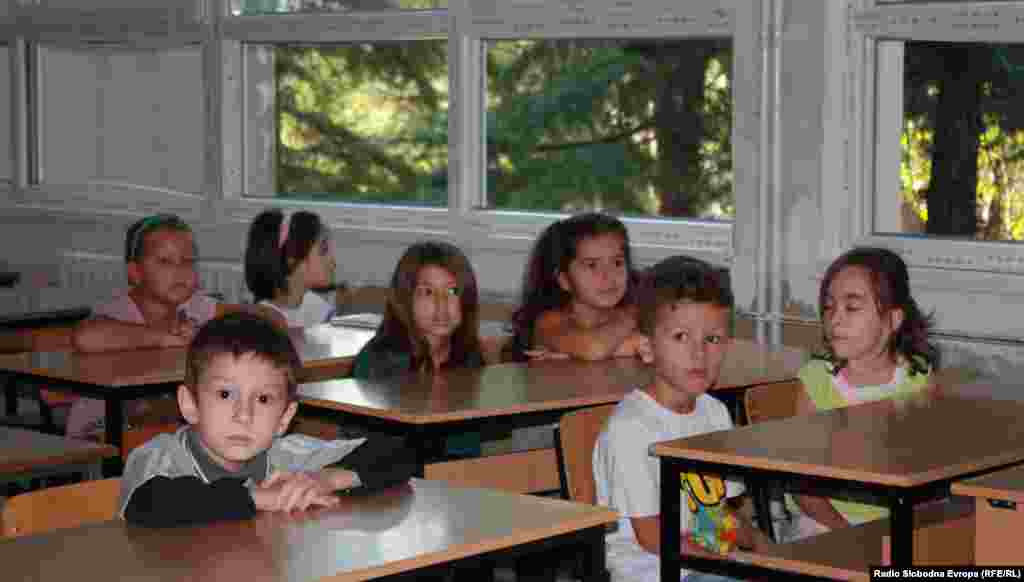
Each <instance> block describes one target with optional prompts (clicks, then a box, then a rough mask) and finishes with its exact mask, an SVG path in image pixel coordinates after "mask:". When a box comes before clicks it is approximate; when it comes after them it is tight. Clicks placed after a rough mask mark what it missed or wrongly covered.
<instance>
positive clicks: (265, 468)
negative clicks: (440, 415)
mask: <svg viewBox="0 0 1024 582" xmlns="http://www.w3.org/2000/svg"><path fill="white" fill-rule="evenodd" d="M299 365H300V362H299V356H298V354H297V353H296V351H295V348H294V347H293V346H292V343H291V341H290V340H289V339H288V336H287V335H286V334H285V333H284V332H282V331H280V330H279V329H278V328H276V327H275V326H274V325H273V324H272V323H270V322H268V321H267V320H265V319H263V318H261V317H258V316H255V315H252V314H245V313H234V314H228V315H225V316H223V317H220V318H217V319H214V320H212V321H210V322H209V323H208V324H206V325H205V326H203V327H202V328H200V330H199V331H198V332H197V333H196V336H195V339H194V340H193V341H192V344H191V345H190V347H189V352H188V358H187V360H186V371H185V383H184V384H183V385H181V386H180V387H179V388H178V405H179V406H180V408H181V414H182V416H184V417H185V420H187V421H188V426H186V427H184V428H182V429H180V430H179V431H178V432H177V433H175V434H173V435H168V434H164V435H159V436H157V437H155V438H154V439H152V440H150V441H149V442H148V443H146V444H145V445H143V446H142V447H139V448H138V449H136V450H134V451H132V453H131V454H130V455H129V457H128V461H127V463H126V466H125V471H124V475H123V477H122V479H121V503H120V508H121V512H120V513H121V516H122V517H123V518H124V519H126V520H127V521H129V522H132V523H138V524H142V525H149V526H158V527H159V526H172V525H182V524H191V523H200V522H207V521H214V520H222V519H242V518H247V517H251V516H253V515H254V514H255V512H256V510H265V511H291V510H293V509H298V510H305V509H308V508H311V507H316V506H331V505H334V504H336V503H337V502H338V499H337V498H336V497H335V496H334V492H335V491H339V490H344V489H354V488H362V489H376V488H382V487H389V486H391V485H395V484H398V483H402V482H405V481H406V480H408V478H409V477H411V476H412V474H413V471H414V468H415V464H414V460H413V456H412V454H411V453H410V452H409V451H408V450H406V449H404V448H403V447H402V445H401V440H400V439H397V438H390V437H383V438H379V437H374V438H372V439H357V440H351V441H331V442H325V441H320V440H318V439H314V438H310V437H306V436H302V435H289V436H286V437H281V435H282V434H283V433H284V432H285V430H286V429H287V427H288V423H289V422H291V420H292V417H293V416H294V415H295V411H296V409H297V406H298V402H296V398H295V395H296V383H295V371H296V370H297V369H298V367H299Z"/></svg>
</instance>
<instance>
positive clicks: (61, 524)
mask: <svg viewBox="0 0 1024 582" xmlns="http://www.w3.org/2000/svg"><path fill="white" fill-rule="evenodd" d="M120 493H121V479H119V478H117V477H113V478H110V479H100V480H97V481H83V482H81V483H75V484H73V485H62V486H60V487H47V488H45V489H38V490H36V491H29V492H28V493H22V494H21V495H15V496H14V497H11V498H10V499H8V500H7V501H6V502H4V509H3V515H2V517H0V520H2V524H3V535H4V537H20V536H27V535H34V534H41V533H46V532H49V531H52V530H56V529H63V528H69V527H78V526H82V525H88V524H90V523H99V522H102V521H109V520H111V519H114V518H115V517H117V510H118V499H119V496H120Z"/></svg>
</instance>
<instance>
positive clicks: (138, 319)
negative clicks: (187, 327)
mask: <svg viewBox="0 0 1024 582" xmlns="http://www.w3.org/2000/svg"><path fill="white" fill-rule="evenodd" d="M178 311H179V312H180V313H184V314H185V318H186V319H188V320H189V321H191V322H192V323H193V324H195V325H197V326H199V325H203V324H204V323H206V322H207V321H210V320H211V319H213V318H214V316H215V315H217V301H216V300H214V299H212V298H210V297H208V296H206V295H205V294H203V293H201V292H197V293H195V294H194V295H192V298H191V299H189V300H188V301H186V302H184V303H182V304H181V305H179V306H178ZM92 314H93V317H106V318H108V319H114V320H117V321H123V322H125V323H140V324H143V325H145V323H146V318H145V317H143V315H142V311H140V310H139V306H138V305H136V304H135V301H134V300H132V298H131V296H130V295H128V292H127V291H126V292H124V293H122V294H120V295H118V296H117V297H114V298H113V299H111V300H110V301H107V302H106V303H101V304H99V305H97V306H96V307H94V308H93V310H92Z"/></svg>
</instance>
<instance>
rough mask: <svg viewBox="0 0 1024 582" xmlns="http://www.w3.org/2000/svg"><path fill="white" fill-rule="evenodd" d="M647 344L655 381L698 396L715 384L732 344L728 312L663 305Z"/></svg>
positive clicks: (713, 307) (692, 305)
mask: <svg viewBox="0 0 1024 582" xmlns="http://www.w3.org/2000/svg"><path fill="white" fill-rule="evenodd" d="M650 340H651V352H652V354H653V357H654V373H655V377H656V379H657V381H659V382H661V383H663V384H665V385H667V386H668V387H670V388H671V389H672V390H675V391H678V392H685V393H686V394H687V395H692V396H698V395H700V394H703V393H704V392H706V391H707V390H708V389H709V388H711V387H712V386H714V385H715V383H716V382H718V374H719V371H720V369H721V367H722V361H723V360H724V359H725V353H726V350H727V349H728V347H729V344H730V343H731V341H732V340H731V338H730V337H729V309H728V308H727V307H721V306H718V305H714V304H712V303H688V302H682V301H680V302H676V303H670V304H668V305H664V306H662V307H661V308H660V309H658V315H657V323H655V325H654V330H653V332H652V334H651V336H650Z"/></svg>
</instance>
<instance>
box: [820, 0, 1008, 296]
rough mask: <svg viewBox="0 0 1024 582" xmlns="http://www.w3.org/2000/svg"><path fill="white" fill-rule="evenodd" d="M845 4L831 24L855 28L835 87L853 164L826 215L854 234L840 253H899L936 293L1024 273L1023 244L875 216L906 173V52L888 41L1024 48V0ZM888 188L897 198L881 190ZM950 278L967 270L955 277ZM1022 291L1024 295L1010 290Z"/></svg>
mask: <svg viewBox="0 0 1024 582" xmlns="http://www.w3.org/2000/svg"><path fill="white" fill-rule="evenodd" d="M837 4H839V3H837ZM843 4H845V6H841V7H838V8H836V9H835V13H834V14H833V15H832V17H841V18H843V19H844V21H845V22H844V24H845V25H846V26H847V43H846V46H845V47H844V48H845V54H846V57H847V60H846V62H848V63H849V67H850V68H849V70H848V74H847V75H845V76H843V77H840V78H838V79H833V80H834V81H837V82H841V83H843V84H844V85H845V87H846V90H845V93H844V95H845V97H846V103H848V104H849V109H848V110H847V111H846V114H847V115H845V118H846V120H847V121H848V124H847V130H848V134H847V135H846V136H845V137H846V139H847V146H848V147H847V148H846V151H845V152H843V153H844V154H845V155H846V159H847V160H848V162H847V165H846V167H845V168H843V169H842V171H841V174H842V175H844V176H845V183H844V186H845V188H846V189H847V190H848V193H849V195H848V196H842V197H841V196H835V197H830V201H831V204H830V208H826V209H824V210H825V213H824V214H825V218H826V221H827V222H832V226H833V227H835V230H837V231H839V232H844V233H845V235H844V236H842V237H840V239H841V240H840V244H841V248H837V249H835V250H836V251H837V252H841V251H842V250H845V248H848V247H850V246H853V245H861V244H869V245H877V246H885V247H888V248H892V249H894V250H898V251H899V252H901V253H902V255H903V257H904V259H905V260H906V261H907V263H908V266H910V267H911V268H912V269H919V270H920V271H918V272H917V273H916V278H918V279H920V280H922V282H923V283H924V284H925V285H928V286H929V287H932V288H935V289H947V290H953V289H960V288H962V284H963V281H964V280H965V279H970V278H971V277H972V276H971V274H970V273H972V272H977V273H979V275H978V276H977V277H975V278H984V280H985V281H986V283H985V284H986V285H989V283H988V282H990V281H992V280H993V279H992V275H1007V276H1010V275H1012V276H1019V275H1024V244H1007V243H1006V242H989V241H974V240H952V239H940V238H929V237H919V236H901V235H886V234H876V233H875V232H874V218H875V215H876V213H881V212H882V210H881V209H876V204H877V203H878V202H877V201H878V200H879V199H881V200H889V199H896V195H897V192H896V188H897V186H896V184H897V182H896V181H895V180H892V179H891V176H893V174H892V172H893V170H894V167H895V169H896V170H898V165H897V166H893V164H894V163H895V164H898V163H899V162H898V160H899V156H898V155H893V154H894V153H895V154H898V148H899V142H898V135H899V134H898V131H899V129H898V128H899V127H901V119H902V91H903V49H902V46H901V45H897V46H892V44H893V43H890V45H889V46H883V45H880V41H884V40H935V41H941V40H946V41H980V42H984V41H991V42H1020V40H1021V39H1022V38H1024V25H1022V24H1017V23H1016V22H1017V19H1024V2H1005V1H1004V2H985V3H980V2H960V3H955V4H954V3H941V4H927V5H925V4H895V3H892V2H887V3H882V2H878V1H876V0H845V1H844V2H843ZM840 11H845V14H840V13H839V12H840ZM879 120H885V122H884V123H882V122H880V121H879ZM880 127H888V128H889V129H890V130H892V131H891V132H890V135H889V136H882V135H878V134H879V133H880V132H881V130H880V129H879V128H880ZM894 128H895V129H894ZM893 136H896V140H895V142H894V141H893ZM894 143H895V145H894ZM894 148H895V149H894ZM879 160H882V161H879ZM884 160H889V162H888V163H886V162H885V161H884ZM832 164H833V167H836V168H839V167H842V166H843V164H842V162H841V161H838V160H832ZM883 188H887V189H889V190H890V191H889V192H884V193H882V192H883V191H882V189H883ZM879 193H882V194H881V195H880V194H879ZM949 271H959V272H960V273H959V274H957V275H955V276H950V274H949ZM1003 281H1004V282H1006V283H1007V284H1010V288H1009V289H1007V290H1006V292H1007V293H1008V294H1020V295H1024V288H1021V287H1020V283H1019V282H1018V281H1015V280H1014V279H1013V278H1009V279H1003ZM1014 287H1016V288H1017V289H1020V291H1016V290H1013V291H1011V290H1010V289H1012V288H1014ZM989 289H990V290H991V287H989Z"/></svg>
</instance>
